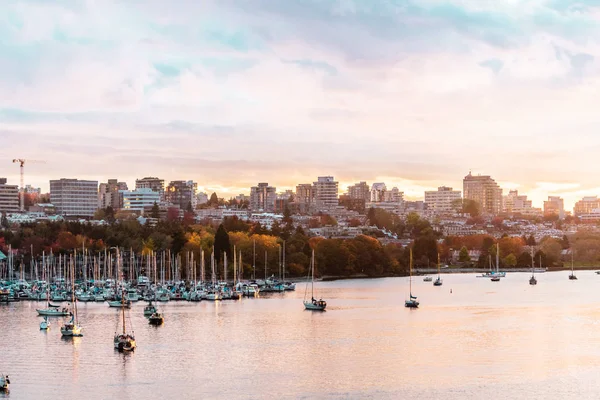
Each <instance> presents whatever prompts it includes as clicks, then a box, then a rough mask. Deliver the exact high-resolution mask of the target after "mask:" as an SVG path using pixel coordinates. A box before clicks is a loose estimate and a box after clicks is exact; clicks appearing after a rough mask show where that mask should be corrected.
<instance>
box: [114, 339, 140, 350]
mask: <svg viewBox="0 0 600 400" xmlns="http://www.w3.org/2000/svg"><path fill="white" fill-rule="evenodd" d="M114 346H115V350H118V351H120V352H122V353H127V352H132V351H134V350H135V348H136V343H135V339H134V338H133V337H132V336H130V335H117V336H115V339H114Z"/></svg>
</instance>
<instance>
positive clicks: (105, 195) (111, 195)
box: [98, 179, 128, 210]
mask: <svg viewBox="0 0 600 400" xmlns="http://www.w3.org/2000/svg"><path fill="white" fill-rule="evenodd" d="M124 190H128V188H127V183H125V182H119V181H118V179H109V180H108V182H107V183H101V184H100V187H99V188H98V208H106V207H112V209H113V210H118V209H120V208H122V203H121V196H120V194H119V192H120V191H124Z"/></svg>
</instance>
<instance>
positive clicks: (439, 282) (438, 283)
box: [433, 276, 444, 286]
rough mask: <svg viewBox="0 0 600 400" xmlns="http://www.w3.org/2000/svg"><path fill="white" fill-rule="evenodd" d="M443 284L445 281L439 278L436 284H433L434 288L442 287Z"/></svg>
mask: <svg viewBox="0 0 600 400" xmlns="http://www.w3.org/2000/svg"><path fill="white" fill-rule="evenodd" d="M442 283H444V281H442V278H440V277H439V276H438V277H437V279H436V280H435V282H433V286H442Z"/></svg>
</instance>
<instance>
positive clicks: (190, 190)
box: [165, 181, 198, 210]
mask: <svg viewBox="0 0 600 400" xmlns="http://www.w3.org/2000/svg"><path fill="white" fill-rule="evenodd" d="M197 189H198V184H197V183H195V182H193V181H171V182H169V186H167V188H166V190H165V201H166V202H167V203H171V204H173V205H176V206H179V208H181V209H182V210H186V209H187V208H188V207H189V206H191V207H192V208H196V204H198V203H197V201H198V200H197V198H196V190H197Z"/></svg>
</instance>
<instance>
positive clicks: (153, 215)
mask: <svg viewBox="0 0 600 400" xmlns="http://www.w3.org/2000/svg"><path fill="white" fill-rule="evenodd" d="M150 218H154V219H159V218H160V207H158V204H156V202H154V205H152V210H151V211H150Z"/></svg>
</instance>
